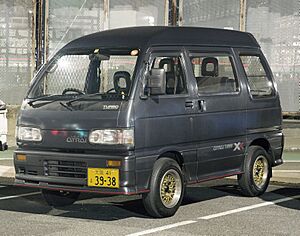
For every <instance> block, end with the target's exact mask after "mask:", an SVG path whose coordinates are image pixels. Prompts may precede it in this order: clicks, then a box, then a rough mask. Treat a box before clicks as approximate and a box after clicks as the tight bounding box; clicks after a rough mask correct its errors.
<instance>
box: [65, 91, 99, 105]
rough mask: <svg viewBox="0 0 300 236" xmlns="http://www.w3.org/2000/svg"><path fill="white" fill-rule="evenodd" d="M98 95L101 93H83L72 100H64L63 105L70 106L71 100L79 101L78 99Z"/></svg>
mask: <svg viewBox="0 0 300 236" xmlns="http://www.w3.org/2000/svg"><path fill="white" fill-rule="evenodd" d="M99 95H102V94H101V93H93V94H84V95H82V96H80V97H78V98H75V99H72V100H70V101H68V102H66V103H65V105H67V106H71V105H72V103H73V102H76V101H79V100H82V99H86V98H91V97H96V96H99Z"/></svg>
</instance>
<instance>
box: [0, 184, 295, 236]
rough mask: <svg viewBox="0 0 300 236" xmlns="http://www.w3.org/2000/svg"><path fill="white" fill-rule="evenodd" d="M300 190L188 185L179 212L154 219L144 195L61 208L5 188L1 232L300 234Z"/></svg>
mask: <svg viewBox="0 0 300 236" xmlns="http://www.w3.org/2000/svg"><path fill="white" fill-rule="evenodd" d="M299 210H300V188H299V187H295V186H281V185H271V186H269V188H268V191H267V192H266V193H265V194H264V195H263V196H261V197H254V198H248V197H243V196H241V195H240V192H239V189H238V187H237V185H236V182H235V181H234V180H231V179H223V180H218V181H211V182H207V183H205V184H201V185H193V186H191V187H188V189H187V195H186V197H185V199H184V202H183V204H182V206H181V207H180V208H179V210H178V212H177V213H176V214H175V216H173V217H170V218H165V219H153V218H151V217H149V216H148V215H147V214H146V212H145V210H144V207H143V205H142V201H141V197H140V196H130V197H127V196H113V197H110V196H108V197H107V196H106V197H103V196H100V195H96V194H82V195H81V197H80V200H79V201H77V202H75V204H73V205H71V206H68V207H61V208H58V209H55V208H52V207H49V206H48V205H46V203H45V201H44V199H43V197H42V195H41V194H40V192H38V191H36V190H32V189H27V188H18V187H13V186H3V185H2V186H0V219H1V220H0V235H9V236H14V235H72V236H74V235H101V236H103V235H118V236H120V235H127V236H129V235H130V236H139V235H176V236H177V235H179V236H181V235H182V236H189V235H295V236H296V235H300V226H299V222H300V214H299Z"/></svg>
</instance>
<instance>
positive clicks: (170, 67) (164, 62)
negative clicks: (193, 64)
mask: <svg viewBox="0 0 300 236" xmlns="http://www.w3.org/2000/svg"><path fill="white" fill-rule="evenodd" d="M165 65H168V66H167V68H168V69H167V70H166V72H173V71H174V61H173V59H172V58H164V59H161V60H160V62H159V68H161V69H165Z"/></svg>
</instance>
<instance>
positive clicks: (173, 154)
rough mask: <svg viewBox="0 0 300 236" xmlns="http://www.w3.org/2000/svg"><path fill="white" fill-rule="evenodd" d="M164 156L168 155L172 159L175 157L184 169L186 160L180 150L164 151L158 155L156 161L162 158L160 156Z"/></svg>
mask: <svg viewBox="0 0 300 236" xmlns="http://www.w3.org/2000/svg"><path fill="white" fill-rule="evenodd" d="M163 157H168V158H170V159H173V160H174V161H176V162H177V163H178V165H179V166H180V168H181V169H182V167H183V163H184V160H183V156H182V154H181V153H180V152H178V151H167V152H164V153H162V154H161V155H159V156H158V158H157V159H156V161H157V160H158V159H160V158H163Z"/></svg>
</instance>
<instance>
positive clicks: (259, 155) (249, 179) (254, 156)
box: [238, 146, 272, 197]
mask: <svg viewBox="0 0 300 236" xmlns="http://www.w3.org/2000/svg"><path fill="white" fill-rule="evenodd" d="M271 173H272V168H271V165H270V161H269V158H268V154H267V153H266V151H265V150H264V149H263V148H262V147H259V146H250V147H249V150H248V155H247V157H246V159H245V162H244V173H243V174H240V175H238V183H239V186H240V187H241V191H242V193H243V194H244V195H246V196H251V197H254V196H259V195H261V194H263V193H264V192H265V191H266V189H267V187H268V185H269V182H270V178H271Z"/></svg>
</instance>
